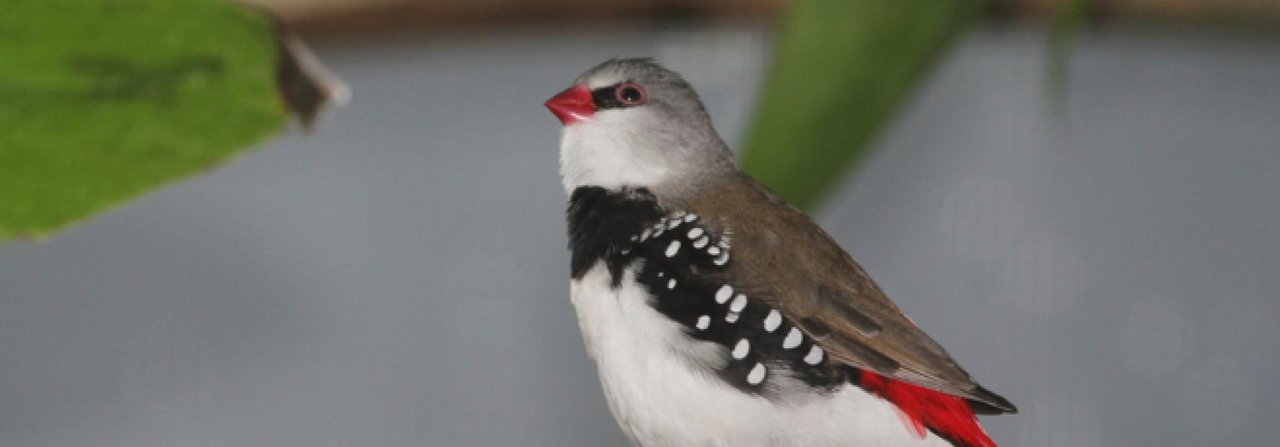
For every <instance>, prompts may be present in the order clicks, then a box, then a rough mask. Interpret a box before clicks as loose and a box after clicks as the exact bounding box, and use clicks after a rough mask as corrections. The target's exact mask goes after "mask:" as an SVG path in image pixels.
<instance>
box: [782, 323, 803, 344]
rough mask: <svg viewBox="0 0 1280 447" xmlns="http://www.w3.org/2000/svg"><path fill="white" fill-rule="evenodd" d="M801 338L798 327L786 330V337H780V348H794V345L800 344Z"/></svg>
mask: <svg viewBox="0 0 1280 447" xmlns="http://www.w3.org/2000/svg"><path fill="white" fill-rule="evenodd" d="M803 338H804V336H803V335H801V334H800V330H799V329H796V328H794V327H793V328H791V331H790V332H787V338H784V339H782V349H795V347H796V346H800V341H801V339H803Z"/></svg>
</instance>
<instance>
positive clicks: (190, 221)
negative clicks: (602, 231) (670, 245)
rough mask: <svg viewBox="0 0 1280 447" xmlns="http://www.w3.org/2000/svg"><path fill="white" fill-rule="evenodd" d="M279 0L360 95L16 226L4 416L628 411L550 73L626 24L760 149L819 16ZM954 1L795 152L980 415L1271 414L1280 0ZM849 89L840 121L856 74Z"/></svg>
mask: <svg viewBox="0 0 1280 447" xmlns="http://www.w3.org/2000/svg"><path fill="white" fill-rule="evenodd" d="M255 3H260V4H261V5H262V7H265V8H268V9H270V10H273V11H276V12H277V13H278V14H279V15H280V16H281V17H282V18H283V19H284V20H285V22H286V23H289V24H290V25H291V26H293V27H294V29H296V30H297V31H299V32H300V33H301V34H302V35H303V36H304V37H306V38H307V40H308V41H309V42H310V43H311V44H312V47H313V48H314V49H315V51H316V53H317V54H318V55H319V57H320V59H322V60H323V61H324V62H325V63H326V65H327V66H328V67H329V68H330V69H331V70H332V71H333V72H335V73H337V74H338V75H339V76H341V77H342V78H343V79H344V80H345V81H346V82H347V83H348V84H349V85H350V87H351V90H352V91H353V92H354V97H353V99H352V101H351V102H350V104H348V105H347V106H346V107H344V108H341V109H338V110H337V111H336V112H335V113H332V114H331V115H329V116H327V117H324V118H322V119H321V123H320V125H319V126H318V129H316V130H315V131H313V132H310V133H305V134H304V133H300V132H295V133H292V134H289V135H286V136H284V137H282V138H278V139H276V140H274V141H271V142H270V143H267V144H265V145H264V146H262V147H261V148H259V149H258V150H256V151H255V152H253V153H251V154H250V155H248V156H243V157H240V158H239V159H237V160H236V161H234V162H233V163H230V164H228V165H226V166H223V167H221V168H219V169H216V170H213V171H210V172H208V173H207V174H205V175H202V176H199V177H196V178H193V179H191V180H189V181H186V182H183V183H179V184H177V185H174V186H171V187H168V188H164V189H160V190H158V191H157V192H154V193H151V194H149V195H147V196H145V197H144V198H142V199H141V200H140V201H138V202H135V203H132V204H130V205H127V206H125V207H123V208H120V209H117V210H114V211H112V212H110V213H107V214H105V215H102V216H100V217H97V218H95V219H94V220H92V221H90V222H89V223H87V224H84V225H81V226H79V227H78V228H75V229H73V230H71V231H69V232H66V233H64V234H61V235H59V236H57V237H54V238H52V239H49V240H45V241H40V242H30V241H17V242H11V243H8V244H6V245H2V246H0V446H24V447H25V446H121V447H124V446H508V445H510V446H621V445H625V444H626V441H625V440H624V438H623V436H622V434H621V432H620V431H619V430H618V428H617V427H616V425H615V423H614V422H613V420H612V418H611V416H610V415H609V411H608V409H607V406H606V404H605V402H604V399H603V397H602V395H601V393H600V390H599V385H598V382H597V379H596V375H595V370H594V365H593V364H592V363H591V361H590V360H589V359H588V358H587V356H586V355H585V354H584V352H583V349H582V343H581V338H580V336H579V335H578V328H577V323H576V321H575V317H574V313H573V311H572V308H571V305H570V303H569V300H568V279H567V276H568V253H567V250H566V248H565V245H566V238H565V234H564V233H565V230H564V223H563V211H564V205H565V200H566V198H565V195H564V192H563V191H562V190H561V187H560V183H559V178H558V174H557V141H558V137H559V123H557V122H556V120H555V119H554V118H553V117H552V116H551V115H550V114H548V113H547V112H546V111H545V110H544V109H543V108H542V105H541V103H542V101H543V100H545V99H546V98H548V97H549V96H551V95H553V94H554V93H556V92H558V91H560V90H561V89H563V88H565V87H566V86H568V85H569V83H570V82H571V81H572V79H573V78H574V77H576V76H577V75H578V74H579V73H581V72H582V71H583V70H585V69H587V68H589V67H591V66H593V65H595V64H597V63H599V62H600V61H602V60H604V59H607V58H610V57H617V56H623V57H630V56H652V57H654V58H656V59H657V60H658V61H659V62H661V63H663V64H665V65H667V66H668V67H670V68H672V69H674V70H676V71H679V72H681V73H683V74H684V75H685V77H686V78H687V79H688V80H689V81H690V82H691V83H692V84H693V86H694V87H695V88H696V89H697V90H698V91H699V93H700V94H701V95H702V97H703V99H704V101H705V102H706V104H707V106H708V108H709V110H710V112H711V114H712V116H713V118H714V120H715V123H716V125H717V127H718V128H719V130H720V131H721V133H722V134H723V136H724V137H725V138H726V139H727V140H728V141H729V142H730V144H731V145H732V146H733V147H735V148H740V147H750V148H751V150H752V151H758V152H757V153H759V154H768V153H769V151H770V150H771V149H770V147H769V146H768V145H767V144H766V143H760V142H759V140H763V139H767V137H755V138H752V137H751V135H753V130H752V129H759V128H762V127H765V128H767V126H770V125H772V124H770V122H767V121H768V120H769V119H770V118H769V117H768V114H770V113H783V114H785V113H788V112H789V111H790V109H788V108H786V107H785V105H783V106H779V108H778V110H774V111H772V112H770V111H768V110H764V111H762V110H758V109H757V108H758V107H759V106H761V105H762V104H763V103H769V104H782V103H770V102H769V101H773V100H763V99H761V98H768V97H769V95H771V94H772V95H775V96H779V97H785V96H787V95H786V93H787V90H786V85H783V83H784V81H785V80H786V79H788V76H791V75H788V74H787V73H786V71H787V70H794V69H793V68H792V69H789V68H785V67H779V66H777V65H775V61H777V60H778V59H779V58H780V56H779V55H778V53H779V50H780V49H783V48H788V47H787V45H793V44H794V45H800V44H798V43H797V42H808V41H804V40H796V39H792V40H787V38H786V36H784V35H783V34H784V33H798V31H796V28H795V27H798V26H801V25H798V23H799V21H800V19H797V18H796V17H800V16H803V14H801V13H795V12H788V8H789V7H791V3H790V2H787V1H782V0H759V1H748V2H735V1H712V2H705V3H704V2H692V1H677V0H670V1H640V0H630V1H622V2H608V3H605V2H600V3H597V2H587V1H583V0H556V1H551V2H539V3H535V2H529V1H518V0H488V1H482V2H463V1H434V2H428V1H407V0H362V1H338V0H255ZM965 14H970V13H965ZM961 17H963V20H960V21H957V22H955V23H950V24H947V25H945V27H944V28H945V29H946V30H948V31H946V32H945V33H941V34H938V35H939V36H946V38H945V39H943V38H938V39H935V40H933V41H931V42H934V43H931V44H930V45H925V47H926V50H927V51H922V53H921V54H924V55H927V57H925V58H924V59H921V60H923V61H927V62H922V63H920V64H917V65H918V67H917V68H918V70H914V71H909V72H906V73H905V74H902V75H901V78H902V79H904V80H905V81H911V82H906V83H905V84H904V85H903V86H902V91H903V92H904V93H903V95H902V96H901V99H900V100H895V101H890V102H888V103H886V104H884V105H883V106H880V107H881V109H882V110H883V112H884V113H883V114H880V115H876V116H872V117H870V118H867V119H868V121H869V122H870V123H871V124H868V126H870V127H867V129H868V131H867V132H865V135H863V134H859V135H851V136H847V138H846V137H841V138H846V139H839V138H837V141H838V142H842V144H843V143H845V142H848V144H847V145H846V146H847V147H849V148H850V149H849V150H850V152H851V154H852V155H849V156H848V157H847V159H846V158H841V159H840V162H839V163H828V164H834V165H835V166H837V167H838V171H839V172H838V173H834V174H832V175H828V176H827V177H829V178H830V180H827V181H826V183H823V184H821V185H816V186H812V187H800V188H795V187H793V186H790V184H777V183H771V185H772V186H774V187H776V188H779V189H780V190H784V191H795V192H794V193H795V194H800V196H797V197H801V198H800V199H798V200H799V201H801V202H803V203H806V204H809V205H810V206H809V208H810V209H811V210H812V212H813V213H814V214H815V216H816V217H817V218H818V220H819V221H820V223H821V224H822V225H823V226H824V227H825V228H826V229H827V230H828V232H830V233H831V234H832V235H833V236H834V237H835V238H836V239H837V240H839V241H840V242H841V244H843V246H844V247H845V248H846V249H848V250H849V251H850V252H851V253H852V254H853V255H854V257H855V258H857V259H858V260H859V261H860V262H861V263H862V265H863V266H864V267H865V268H866V269H867V270H868V271H869V272H870V273H871V274H872V276H873V277H874V278H876V280H877V281H878V282H879V284H880V285H881V286H882V287H883V288H884V289H885V290H886V291H887V292H888V293H889V294H890V295H891V296H892V297H894V299H895V300H896V301H897V302H898V303H899V304H900V305H901V307H902V308H903V309H904V311H905V312H906V313H907V314H908V315H910V316H911V317H912V318H913V319H914V320H915V321H916V322H918V323H919V324H920V326H921V327H923V328H924V329H925V330H926V331H928V332H929V333H930V334H931V335H932V336H933V337H934V338H935V339H937V340H939V341H940V342H941V343H942V344H943V345H944V346H945V347H946V348H947V349H948V350H949V351H950V352H951V353H952V354H953V356H954V357H955V358H956V359H957V360H958V361H959V362H960V363H961V364H963V365H964V366H965V367H966V369H968V370H969V372H971V373H972V374H973V375H974V376H975V377H976V378H977V379H978V380H979V381H981V382H982V383H983V384H984V385H985V386H987V387H989V388H991V389H993V390H995V391H997V392H999V393H1001V394H1003V395H1004V396H1006V397H1008V398H1009V399H1010V400H1012V401H1013V402H1015V403H1016V404H1017V405H1018V406H1019V408H1020V410H1021V413H1019V414H1017V415H1008V416H1000V417H991V418H984V419H983V424H984V426H986V427H987V428H988V430H989V431H990V432H991V434H992V435H993V437H994V438H995V439H996V440H997V441H998V442H1000V443H1001V445H1007V446H1059V445H1073V446H1119V445H1162V446H1183V445H1185V446H1199V445H1274V444H1275V443H1276V442H1277V441H1276V440H1277V439H1280V427H1278V426H1277V425H1276V424H1275V423H1274V419H1275V415H1276V414H1280V385H1277V383H1276V381H1275V378H1276V377H1277V376H1280V355H1277V353H1278V352H1280V326H1278V325H1277V321H1280V300H1277V290H1280V199H1278V198H1277V197H1280V175H1278V174H1280V144H1278V143H1277V137H1280V118H1277V117H1280V26H1277V24H1278V23H1280V4H1278V3H1277V2H1274V1H1268V0H1235V1H1217V2H1197V1H1176V0H1170V1H1140V0H1129V1H1114V2H1097V3H1092V2H1082V3H1081V4H1062V3H1059V2H1050V1H1044V2H1038V1H1026V2H1023V1H1013V2H1007V3H998V4H994V5H992V4H988V5H985V6H982V7H980V8H974V9H973V12H972V13H971V15H962V16H961ZM850 21H851V23H856V20H854V19H850ZM797 39H798V38H797ZM788 42H790V43H788ZM904 45H907V43H904ZM788 51H791V50H788ZM792 54H794V53H792ZM886 57H887V58H889V59H892V56H886ZM878 61H879V60H878V59H869V60H862V61H858V63H859V64H860V65H862V66H867V67H870V68H869V70H871V71H876V69H877V63H878ZM907 65H911V64H907ZM801 68H803V67H801ZM771 76H772V77H771ZM771 79H772V80H773V82H774V84H770V82H771ZM916 79H918V80H916ZM913 80H914V81H913ZM770 88H773V89H775V90H780V91H778V92H771V93H761V92H762V91H766V92H768V91H769V89H770ZM876 91H880V90H876ZM831 107H834V109H828V110H826V111H824V112H822V113H824V115H823V116H825V117H826V119H827V120H830V121H834V122H837V124H834V125H835V126H840V124H838V122H839V121H840V120H841V119H843V118H842V117H843V116H844V115H843V114H842V113H841V112H840V111H841V110H844V109H847V110H848V113H849V114H850V115H857V113H859V112H858V110H864V109H865V107H864V105H863V103H862V102H858V101H852V100H851V101H849V102H839V103H837V104H835V105H833V106H831ZM832 110H835V112H833V111H832ZM881 115H883V116H881ZM850 126H853V125H850ZM784 127H785V126H784ZM855 127H856V126H855ZM842 128H843V127H842ZM831 130H832V131H833V132H835V133H839V132H841V131H840V130H838V129H831ZM756 131H757V132H758V130H756ZM748 140H751V141H748ZM864 148H865V150H864ZM753 156H756V155H755V154H746V155H744V157H746V158H747V159H748V160H749V163H750V160H751V157H753ZM759 157H760V158H757V159H755V162H754V163H756V165H755V169H758V170H759V172H760V173H761V174H760V175H761V176H762V178H770V177H769V176H770V175H775V174H770V171H769V170H770V169H772V168H773V167H776V166H780V164H776V163H772V162H771V160H773V159H771V158H769V157H768V156H765V155H760V156H759ZM841 157H845V156H843V155H842V156H841ZM823 160H825V159H823V158H821V157H819V158H818V161H823ZM779 163H781V164H785V160H784V161H780V162H779ZM798 163H801V166H802V165H803V163H802V162H798ZM799 172H801V174H802V175H803V174H804V173H806V172H808V171H805V170H804V169H801V170H800V171H799ZM791 175H794V174H791ZM775 178H779V179H784V180H785V179H786V178H787V177H786V174H776V177H775Z"/></svg>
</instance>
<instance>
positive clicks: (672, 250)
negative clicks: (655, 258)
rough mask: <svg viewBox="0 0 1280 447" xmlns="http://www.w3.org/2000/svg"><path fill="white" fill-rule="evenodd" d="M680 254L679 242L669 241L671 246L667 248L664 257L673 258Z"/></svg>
mask: <svg viewBox="0 0 1280 447" xmlns="http://www.w3.org/2000/svg"><path fill="white" fill-rule="evenodd" d="M679 252H680V241H671V245H668V246H667V252H666V255H667V257H668V258H670V257H672V256H675V255H676V253H679Z"/></svg>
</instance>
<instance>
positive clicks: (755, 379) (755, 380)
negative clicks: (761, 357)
mask: <svg viewBox="0 0 1280 447" xmlns="http://www.w3.org/2000/svg"><path fill="white" fill-rule="evenodd" d="M763 381H764V364H763V363H756V366H755V367H753V368H751V372H749V373H747V383H750V384H752V385H759V384H760V382H763Z"/></svg>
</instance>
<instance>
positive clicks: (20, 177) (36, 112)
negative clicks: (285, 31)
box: [0, 0, 288, 240]
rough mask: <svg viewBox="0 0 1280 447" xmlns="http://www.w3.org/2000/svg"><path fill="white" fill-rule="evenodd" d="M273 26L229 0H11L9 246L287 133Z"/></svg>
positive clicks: (0, 116) (1, 42) (0, 110)
mask: <svg viewBox="0 0 1280 447" xmlns="http://www.w3.org/2000/svg"><path fill="white" fill-rule="evenodd" d="M275 45H276V43H275V40H274V38H273V26H272V23H271V20H270V19H269V18H268V17H265V16H263V15H262V14H259V13H255V12H252V11H248V10H246V9H244V8H242V7H240V6H237V5H235V4H233V3H230V2H226V1H222V0H4V6H3V7H2V8H0V240H3V239H7V238H12V237H43V236H46V235H49V234H51V233H52V232H54V231H56V230H58V229H60V228H63V227H66V226H67V225H68V224H70V223H72V222H75V221H77V220H79V219H82V218H84V217H86V216H88V215H91V214H93V213H95V212H98V211H101V210H103V209H105V208H109V207H112V206H115V205H118V204H120V203H122V202H124V201H125V200H127V199H129V198H132V197H135V196H137V195H139V194H141V193H143V192H145V191H147V190H150V189H152V188H155V187H157V186H159V185H161V184H164V183H166V182H171V181H174V180H176V179H180V178H183V177H186V176H190V175H192V174H195V173H198V172H200V171H202V170H205V169H208V168H209V167H211V166H214V165H217V164H219V163H221V162H224V161H226V160H227V159H228V158H229V157H231V156H232V155H233V154H235V153H236V152H239V151H241V150H243V149H245V148H247V147H249V146H251V145H253V144H254V143H257V142H260V141H261V140H263V138H265V137H266V136H268V135H270V134H272V133H274V132H276V131H277V130H279V129H281V128H282V126H283V125H284V124H285V122H286V120H287V118H288V112H287V109H286V107H285V105H284V103H283V101H282V100H281V99H280V95H279V94H278V93H277V91H276V87H275V84H274V82H275V80H274V73H275V72H274V67H275V61H276V56H277V55H276V46H275Z"/></svg>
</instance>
